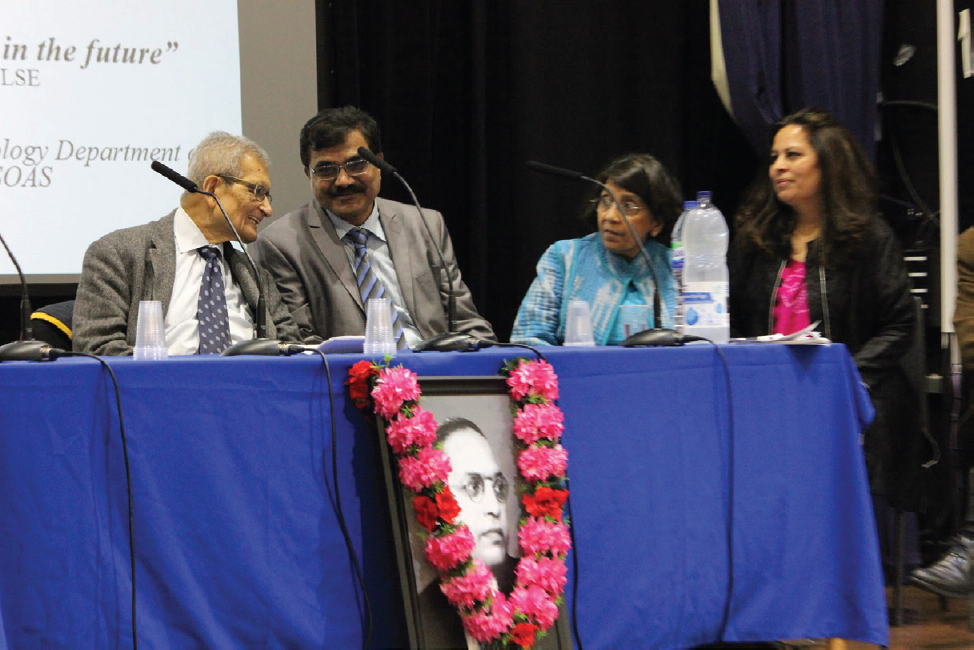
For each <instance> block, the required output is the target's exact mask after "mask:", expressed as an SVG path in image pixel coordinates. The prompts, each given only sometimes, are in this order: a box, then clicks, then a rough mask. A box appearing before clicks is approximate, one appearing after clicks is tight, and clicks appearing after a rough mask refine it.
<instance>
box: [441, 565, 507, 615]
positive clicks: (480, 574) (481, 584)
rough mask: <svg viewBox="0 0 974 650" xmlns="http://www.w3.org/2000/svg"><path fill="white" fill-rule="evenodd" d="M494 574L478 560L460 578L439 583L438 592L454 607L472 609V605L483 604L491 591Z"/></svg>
mask: <svg viewBox="0 0 974 650" xmlns="http://www.w3.org/2000/svg"><path fill="white" fill-rule="evenodd" d="M493 579H494V574H493V573H491V572H490V569H488V568H487V565H486V564H484V563H483V562H481V561H480V560H474V561H473V568H472V569H470V570H469V571H467V572H466V573H465V574H463V575H462V576H456V577H455V578H452V579H450V580H443V581H442V582H440V591H442V592H443V595H444V596H446V599H447V600H448V601H450V604H451V605H453V606H454V607H466V608H467V609H472V608H473V606H474V603H476V602H484V601H485V600H487V598H488V597H490V594H491V592H492V591H493V585H494V583H493Z"/></svg>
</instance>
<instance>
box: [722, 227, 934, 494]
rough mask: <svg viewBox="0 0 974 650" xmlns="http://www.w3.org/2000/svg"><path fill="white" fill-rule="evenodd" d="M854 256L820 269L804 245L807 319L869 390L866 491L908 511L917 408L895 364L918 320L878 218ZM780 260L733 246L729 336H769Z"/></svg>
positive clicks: (817, 249) (817, 257)
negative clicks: (848, 357)
mask: <svg viewBox="0 0 974 650" xmlns="http://www.w3.org/2000/svg"><path fill="white" fill-rule="evenodd" d="M858 250H859V252H858V254H857V255H856V256H855V259H853V260H847V261H844V262H843V263H842V264H839V265H835V266H830V267H825V266H824V265H823V264H822V250H821V244H820V242H818V241H813V242H811V243H809V248H808V256H807V258H806V260H805V265H806V267H805V271H806V280H805V281H806V285H807V289H808V309H809V319H810V320H811V322H813V323H814V322H815V321H821V323H820V325H819V326H818V328H817V329H818V330H819V331H821V332H822V333H823V334H824V335H825V336H826V337H827V338H829V339H831V340H832V341H835V342H837V343H843V344H845V345H846V347H848V348H849V352H850V353H851V354H852V356H853V359H854V360H855V363H856V367H857V368H858V369H859V374H860V375H861V376H862V379H863V381H864V382H865V383H866V385H867V386H868V387H869V392H870V396H871V397H872V400H873V406H874V407H875V408H876V419H875V420H874V422H873V424H872V426H870V427H869V429H867V430H866V432H865V435H864V450H865V454H866V465H867V468H868V470H869V480H870V487H871V488H872V491H873V492H874V493H876V494H884V495H886V496H887V498H889V499H890V501H891V502H893V503H894V504H895V505H899V506H901V507H904V508H905V509H908V510H912V509H914V508H913V507H911V506H913V505H914V504H913V503H910V502H912V501H913V500H914V497H915V495H917V494H918V489H917V486H916V485H915V483H914V480H917V479H918V477H919V461H916V460H915V453H914V452H915V449H916V442H917V440H919V439H921V438H920V436H919V424H918V422H917V421H916V416H915V415H912V414H911V411H912V412H916V411H917V410H918V409H916V408H915V406H916V399H917V396H916V395H915V394H913V392H914V391H912V390H911V389H910V387H909V382H908V381H907V378H906V374H905V372H904V370H903V368H902V367H901V363H900V362H901V359H902V358H903V355H904V353H905V352H906V351H907V350H908V349H909V347H910V344H911V341H912V335H913V329H914V325H915V322H916V315H915V314H916V312H915V307H914V305H913V299H912V297H911V296H910V281H909V278H908V277H907V274H906V265H905V263H904V261H903V255H902V251H901V249H900V246H899V244H898V242H897V241H896V239H895V237H894V235H893V231H892V230H891V229H890V228H889V226H888V225H887V224H886V222H885V221H883V220H882V219H879V218H874V219H872V220H871V223H870V226H869V228H868V230H867V232H866V235H865V238H864V241H863V244H862V246H860V247H859V249H858ZM786 262H787V260H786V259H784V258H780V257H778V256H772V255H768V254H767V253H765V252H763V251H760V250H759V249H757V247H756V246H755V245H754V244H753V243H750V242H748V243H744V242H741V241H739V240H737V241H734V242H733V243H732V245H731V250H730V252H729V254H728V261H727V264H728V270H729V273H730V305H729V308H730V319H731V335H732V336H738V337H743V336H760V335H764V334H771V329H772V322H773V321H772V314H773V309H774V296H775V293H776V291H777V287H778V284H779V283H780V281H781V272H782V270H783V269H784V265H785V263H786ZM911 407H914V408H911ZM914 470H915V471H914Z"/></svg>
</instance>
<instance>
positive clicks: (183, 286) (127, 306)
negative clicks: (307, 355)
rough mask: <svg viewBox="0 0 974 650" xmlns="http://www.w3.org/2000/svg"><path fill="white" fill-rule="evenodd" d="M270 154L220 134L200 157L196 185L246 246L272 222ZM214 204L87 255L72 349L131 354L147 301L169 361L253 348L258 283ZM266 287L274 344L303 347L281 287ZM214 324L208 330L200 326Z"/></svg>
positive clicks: (200, 202)
mask: <svg viewBox="0 0 974 650" xmlns="http://www.w3.org/2000/svg"><path fill="white" fill-rule="evenodd" d="M267 166H268V157H267V154H266V153H265V152H264V150H263V149H261V148H260V147H259V146H258V145H257V144H256V143H254V142H253V141H252V140H250V139H248V138H245V137H243V136H234V135H230V134H228V133H223V132H215V133H211V134H210V135H209V136H207V137H206V138H205V139H204V140H203V141H202V142H201V143H200V144H199V146H197V147H196V149H195V150H194V153H193V155H192V157H191V158H190V162H189V170H188V176H189V178H190V179H191V180H192V181H194V182H195V183H196V184H197V185H198V186H199V187H200V188H201V189H202V190H205V191H207V192H210V193H213V194H215V195H216V196H217V197H219V199H220V202H221V203H222V204H223V206H224V208H226V211H227V215H228V216H229V217H230V220H231V221H232V222H233V224H234V227H235V228H236V229H237V232H239V233H240V238H241V239H242V240H243V241H244V242H245V243H250V242H253V241H254V240H255V239H256V238H257V226H258V224H260V222H261V221H262V220H263V219H264V218H265V217H267V216H269V215H270V214H271V212H272V208H271V203H270V199H271V197H270V187H271V183H270V178H269V176H268V172H267ZM233 240H234V235H233V232H232V230H231V229H230V226H229V225H228V224H227V222H226V220H225V219H224V217H223V213H222V212H221V211H220V208H219V206H217V203H216V201H214V200H213V199H212V198H211V197H208V196H204V195H202V194H190V193H185V194H183V196H182V198H181V200H180V207H179V208H177V209H175V210H174V211H173V212H171V213H169V214H168V215H166V216H165V217H163V218H162V219H160V220H158V221H153V222H152V223H148V224H145V225H143V226H136V227H134V228H125V229H122V230H117V231H115V232H112V233H110V234H108V235H106V236H104V237H102V238H101V239H99V240H98V241H96V242H95V243H93V244H92V245H91V246H90V247H89V248H88V251H87V252H86V253H85V259H84V264H83V267H82V271H81V281H80V282H79V284H78V294H77V299H76V302H75V307H74V343H73V346H74V349H75V350H76V351H79V352H88V353H92V354H103V355H125V354H131V353H132V349H133V347H134V345H135V333H136V328H137V320H138V313H139V302H140V301H142V300H159V301H161V302H162V312H163V314H164V317H165V329H166V344H167V346H168V347H169V354H173V355H178V354H197V353H219V352H221V351H222V350H224V349H226V348H227V347H229V346H230V345H231V344H232V343H237V342H240V341H246V340H250V339H252V338H253V332H254V321H255V318H256V313H257V311H256V310H257V302H258V283H257V278H256V277H255V276H254V273H253V270H252V269H251V268H250V266H249V264H248V262H247V259H246V256H244V255H243V254H242V253H240V252H239V251H237V250H235V249H234V248H233V247H232V246H231V245H230V244H229V242H230V241H233ZM261 275H262V276H263V277H264V286H265V287H266V292H267V295H266V305H267V306H266V310H267V314H266V316H267V318H266V320H267V325H268V327H267V329H268V336H269V337H270V338H272V339H280V340H282V341H292V342H300V340H299V336H298V329H297V326H296V325H295V324H294V321H293V320H292V318H291V316H290V314H289V313H288V310H287V308H286V307H285V306H284V304H283V303H282V302H281V297H280V294H279V293H278V292H277V290H276V288H275V286H274V282H273V281H271V280H270V278H269V277H268V276H267V274H266V272H264V271H263V270H262V271H261ZM204 320H206V322H208V323H215V326H213V327H207V328H205V329H204V330H203V332H204V334H203V336H201V328H200V323H201V322H203V321H204Z"/></svg>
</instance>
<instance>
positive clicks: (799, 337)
mask: <svg viewBox="0 0 974 650" xmlns="http://www.w3.org/2000/svg"><path fill="white" fill-rule="evenodd" d="M820 322H821V321H815V322H814V323H812V324H811V325H809V326H808V327H806V328H804V329H800V330H798V331H797V332H792V333H791V334H768V335H765V336H757V337H755V338H750V339H731V343H781V344H784V345H828V344H829V343H831V342H832V341H830V340H828V339H827V338H825V337H824V336H822V334H821V332H817V331H815V328H816V327H818V325H819V323H820Z"/></svg>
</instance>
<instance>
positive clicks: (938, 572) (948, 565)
mask: <svg viewBox="0 0 974 650" xmlns="http://www.w3.org/2000/svg"><path fill="white" fill-rule="evenodd" d="M972 554H974V539H971V538H970V537H966V536H964V535H958V536H957V538H956V539H955V540H954V544H953V545H952V546H951V547H950V550H949V551H947V554H946V555H944V556H943V557H942V558H940V560H939V561H938V562H936V563H935V564H931V565H930V566H928V567H926V568H920V569H914V570H913V571H910V582H912V583H913V584H915V585H916V586H918V587H920V588H921V589H926V590H927V591H932V592H933V593H935V594H940V595H941V596H949V597H951V598H966V597H967V596H969V595H970V594H971V593H974V576H972V575H971V560H972Z"/></svg>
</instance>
